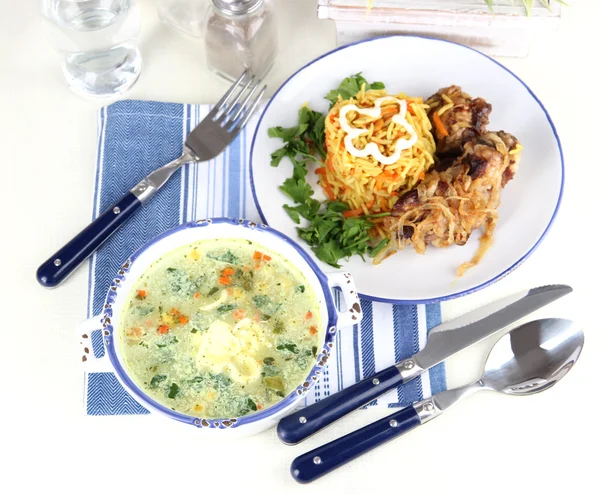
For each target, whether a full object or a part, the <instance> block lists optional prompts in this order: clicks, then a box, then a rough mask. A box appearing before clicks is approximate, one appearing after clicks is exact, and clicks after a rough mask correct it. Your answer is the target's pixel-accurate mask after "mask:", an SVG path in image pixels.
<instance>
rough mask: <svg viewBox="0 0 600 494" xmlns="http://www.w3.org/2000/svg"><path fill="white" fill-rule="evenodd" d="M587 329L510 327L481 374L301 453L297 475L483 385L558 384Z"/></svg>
mask: <svg viewBox="0 0 600 494" xmlns="http://www.w3.org/2000/svg"><path fill="white" fill-rule="evenodd" d="M582 348H583V332H582V331H581V330H580V329H578V328H577V327H576V326H575V324H574V323H573V322H572V321H569V320H566V319H540V320H537V321H532V322H529V323H526V324H523V325H522V326H520V327H518V328H516V329H514V330H512V331H511V332H509V333H507V334H506V335H504V336H503V337H502V338H500V339H499V340H498V341H497V342H496V343H495V344H494V346H493V347H492V349H491V351H490V353H489V355H488V357H487V360H486V363H485V370H484V372H483V374H482V375H481V377H480V378H479V379H478V380H477V381H475V382H472V383H471V384H468V385H466V386H462V387H460V388H456V389H452V390H448V391H444V392H442V393H438V394H436V395H434V396H433V397H431V398H428V399H426V400H422V401H420V402H418V403H415V404H414V405H412V406H409V407H406V408H404V409H402V410H400V411H399V412H396V413H393V414H392V415H389V416H387V417H385V418H383V419H381V420H378V421H377V422H374V423H372V424H370V425H367V426H366V427H363V428H362V429H358V430H356V431H354V432H352V433H350V434H348V435H346V436H343V437H341V438H339V439H336V440H335V441H332V442H330V443H327V444H324V445H323V446H320V447H318V448H316V449H313V450H312V451H309V452H308V453H305V454H303V455H301V456H298V457H297V458H296V459H295V460H294V461H293V462H292V466H291V473H292V476H293V477H294V479H295V480H297V481H298V482H301V483H307V482H311V481H313V480H315V479H317V478H319V477H321V476H323V475H325V474H326V473H329V472H331V471H332V470H335V469H336V468H338V467H340V466H342V465H344V464H345V463H348V462H349V461H351V460H353V459H354V458H357V457H359V456H360V455H362V454H364V453H366V452H367V451H370V450H371V449H373V448H376V447H377V446H379V445H381V444H384V443H386V442H387V441H389V440H391V439H394V438H396V437H398V436H400V435H402V434H404V433H405V432H408V431H409V430H411V429H414V428H415V427H417V426H419V425H421V424H424V423H426V422H429V421H430V420H432V419H434V418H435V417H438V416H439V415H441V414H442V412H443V411H444V410H447V409H448V408H449V407H450V406H452V405H453V404H454V403H456V402H457V401H459V400H460V399H461V398H464V397H465V396H470V395H471V394H473V393H476V392H477V391H481V390H491V391H499V392H501V393H505V394H509V395H517V396H520V395H530V394H534V393H539V392H540V391H544V390H546V389H548V388H550V387H552V386H554V385H555V384H556V383H557V382H558V381H560V379H562V378H563V377H564V376H565V375H566V374H567V372H569V370H571V368H572V367H573V365H575V362H577V359H578V358H579V354H580V353H581V349H582Z"/></svg>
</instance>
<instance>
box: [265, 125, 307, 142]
mask: <svg viewBox="0 0 600 494" xmlns="http://www.w3.org/2000/svg"><path fill="white" fill-rule="evenodd" d="M299 133H301V132H298V127H289V128H284V127H271V128H270V129H269V137H279V138H281V139H283V141H284V142H290V141H291V140H292V139H293V138H294V137H296V136H297V135H298V134H299Z"/></svg>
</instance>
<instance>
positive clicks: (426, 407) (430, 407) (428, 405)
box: [423, 401, 433, 412]
mask: <svg viewBox="0 0 600 494" xmlns="http://www.w3.org/2000/svg"><path fill="white" fill-rule="evenodd" d="M423 409H424V410H425V411H426V412H431V411H432V410H433V403H431V402H430V401H428V402H427V403H425V404H424V405H423Z"/></svg>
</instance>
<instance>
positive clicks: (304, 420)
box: [298, 417, 306, 424]
mask: <svg viewBox="0 0 600 494" xmlns="http://www.w3.org/2000/svg"><path fill="white" fill-rule="evenodd" d="M298 420H299V421H300V423H301V424H306V417H300V418H299V419H298Z"/></svg>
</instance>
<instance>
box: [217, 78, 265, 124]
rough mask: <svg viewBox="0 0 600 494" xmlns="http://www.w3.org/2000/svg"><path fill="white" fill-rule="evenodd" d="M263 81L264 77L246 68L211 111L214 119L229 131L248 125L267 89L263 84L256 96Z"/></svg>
mask: <svg viewBox="0 0 600 494" xmlns="http://www.w3.org/2000/svg"><path fill="white" fill-rule="evenodd" d="M261 83H262V79H260V78H257V77H256V76H255V75H252V74H251V73H250V72H249V71H248V70H245V71H244V72H243V73H242V75H241V76H240V77H239V78H238V80H237V81H235V83H234V84H233V86H231V88H229V90H228V91H227V92H226V93H225V95H224V96H223V97H222V98H221V99H220V100H219V102H218V103H217V104H216V105H215V107H214V108H213V109H212V111H211V112H210V117H211V118H212V120H213V121H215V122H218V123H219V124H220V125H221V127H223V128H226V129H227V130H228V131H229V132H237V131H239V130H240V129H241V128H242V127H243V126H244V125H246V123H247V122H248V120H249V119H250V117H251V116H252V114H253V113H254V110H256V107H257V106H258V103H260V100H261V98H262V97H263V95H264V93H265V90H266V89H267V86H266V85H263V86H262V88H261V89H260V91H258V94H257V95H256V96H254V95H255V93H256V92H257V90H258V89H259V87H260V86H261Z"/></svg>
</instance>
